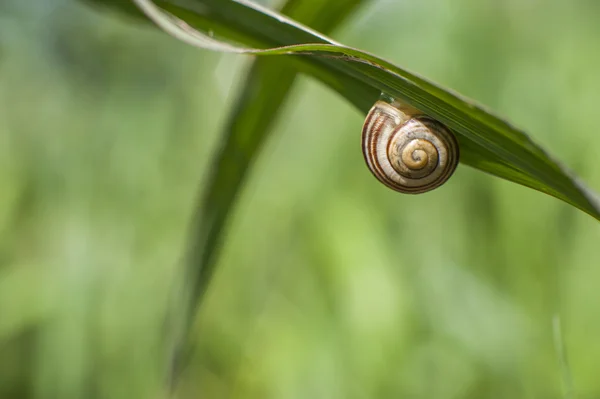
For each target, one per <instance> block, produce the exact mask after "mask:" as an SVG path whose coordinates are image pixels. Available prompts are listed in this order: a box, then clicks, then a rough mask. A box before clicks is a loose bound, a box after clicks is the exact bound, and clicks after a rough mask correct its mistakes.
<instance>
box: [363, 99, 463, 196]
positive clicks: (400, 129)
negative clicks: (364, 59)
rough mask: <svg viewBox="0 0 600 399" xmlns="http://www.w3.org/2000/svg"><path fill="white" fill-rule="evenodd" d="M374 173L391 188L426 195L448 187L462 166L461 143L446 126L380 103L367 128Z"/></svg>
mask: <svg viewBox="0 0 600 399" xmlns="http://www.w3.org/2000/svg"><path fill="white" fill-rule="evenodd" d="M362 148H363V155H364V157H365V161H366V162H367V166H368V167H369V169H370V170H371V172H372V173H373V174H374V175H375V177H377V179H379V181H381V182H382V183H383V184H385V185H386V186H388V187H389V188H391V189H393V190H396V191H399V192H402V193H410V194H418V193H424V192H427V191H430V190H433V189H434V188H437V187H439V186H441V185H442V184H444V183H445V182H446V180H448V179H449V178H450V176H452V173H454V170H455V169H456V166H457V165H458V157H459V151H458V143H457V141H456V138H455V137H454V135H453V134H452V132H450V130H448V128H446V127H445V126H444V125H442V124H441V123H439V122H438V121H436V120H434V119H432V118H430V117H428V116H426V115H423V113H421V112H419V111H418V110H416V109H414V108H412V107H409V106H407V105H404V104H401V103H398V102H394V103H392V104H389V103H386V102H383V101H378V102H377V103H375V105H374V106H373V108H372V109H371V111H370V112H369V114H368V115H367V119H366V120H365V125H364V127H363V134H362Z"/></svg>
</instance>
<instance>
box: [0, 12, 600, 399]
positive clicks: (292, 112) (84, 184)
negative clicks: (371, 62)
mask: <svg viewBox="0 0 600 399" xmlns="http://www.w3.org/2000/svg"><path fill="white" fill-rule="evenodd" d="M263 3H266V4H269V5H275V4H274V3H273V2H270V3H269V2H266V1H263ZM599 20H600V3H599V2H597V1H594V0H570V1H568V2H567V1H562V0H544V1H542V0H506V1H497V0H419V1H409V0H374V1H373V2H372V3H371V4H369V5H368V6H367V7H363V8H362V9H361V10H360V11H359V12H358V13H357V14H356V15H355V16H354V17H353V18H351V20H349V21H348V23H347V24H345V25H344V27H343V28H342V29H339V30H337V31H336V32H335V33H334V34H333V35H332V36H333V37H334V38H335V39H337V40H340V41H342V42H344V43H346V44H349V45H353V46H357V47H361V48H363V49H366V50H369V51H371V52H374V53H377V54H379V55H382V56H384V57H386V58H389V59H391V60H393V61H395V62H396V63H398V64H399V65H402V66H404V67H407V68H409V69H410V70H413V71H416V72H418V73H420V74H422V75H424V76H427V77H429V78H431V79H433V80H435V81H436V82H439V83H441V84H444V85H447V86H449V87H451V88H453V89H455V90H457V91H459V92H461V93H463V94H465V95H467V96H469V97H471V98H474V99H476V100H478V101H479V102H481V103H483V104H485V105H487V106H488V107H490V108H492V109H494V110H495V111H497V113H499V114H501V115H504V116H506V117H508V118H509V119H510V120H511V121H513V122H514V123H516V124H517V125H519V126H521V127H523V128H524V129H525V130H526V131H528V132H530V133H531V135H532V136H533V137H534V138H535V139H536V140H537V141H538V142H540V143H542V144H543V145H544V146H545V147H546V148H548V149H549V150H550V151H551V152H552V153H553V154H555V155H557V157H558V158H559V159H561V160H563V161H564V163H565V164H566V165H568V166H569V167H570V168H571V169H573V170H575V171H576V172H577V174H579V175H580V176H581V177H582V178H583V180H585V181H586V182H588V183H589V185H591V186H592V187H594V188H595V189H597V190H598V189H600V167H599V166H598V156H599V155H600V135H599V134H598V126H599V119H598V107H599V105H600V74H599V73H598V71H600V51H599V49H600V24H599V23H598V21H599ZM251 61H252V60H251V58H250V57H243V56H235V55H220V54H215V53H210V52H203V51H198V50H195V49H192V48H190V47H186V46H185V45H183V44H180V43H178V42H176V41H175V40H174V39H171V38H170V37H167V36H166V35H165V34H163V33H162V32H159V31H158V30H155V29H153V28H151V27H150V26H140V25H138V24H136V23H133V22H132V21H131V20H129V19H127V18H124V17H122V16H120V15H117V14H115V13H110V12H98V10H96V9H91V8H88V7H85V6H83V5H82V4H79V3H77V2H75V1H73V0H29V1H21V0H2V2H0V398H2V399H19V398H40V399H42V398H43V399H46V398H60V399H71V398H74V399H75V398H76V399H79V398H86V399H87V398H110V399H120V398H123V399H125V398H127V399H131V398H166V397H167V396H168V394H167V391H166V389H165V380H164V370H165V367H166V365H165V351H166V348H165V345H164V327H165V326H164V321H165V314H166V312H167V308H168V302H169V297H170V296H171V295H172V292H171V290H172V289H173V286H174V284H173V282H174V281H175V280H176V279H177V276H178V273H180V272H181V269H180V263H181V260H182V255H183V253H184V249H185V245H186V238H187V234H188V232H189V223H190V218H191V217H192V215H193V213H194V210H195V208H196V206H197V202H198V201H197V199H198V194H199V193H200V192H201V189H202V187H203V181H204V180H205V178H206V176H207V174H208V172H209V168H210V160H211V156H212V155H213V153H214V151H215V149H216V148H217V147H218V142H219V140H220V137H221V134H222V129H223V126H224V124H225V121H226V118H227V115H228V111H229V107H230V105H231V104H232V102H233V101H234V100H235V98H236V92H237V90H238V88H239V87H240V84H241V83H242V82H243V80H244V76H245V72H246V70H247V68H248V66H249V65H250V64H249V63H250V62H251ZM362 120H363V116H362V115H360V114H359V113H358V112H357V111H356V110H355V109H353V108H352V107H351V106H350V105H349V104H347V103H346V102H345V101H344V100H343V99H342V98H340V97H339V96H338V95H336V94H335V93H332V92H330V91H329V90H328V89H327V88H324V87H322V86H320V85H319V84H318V83H316V82H314V81H312V80H310V79H308V78H302V79H301V81H300V82H299V84H298V85H297V86H296V87H295V90H294V92H293V95H292V99H291V101H290V102H289V104H288V106H287V107H286V108H285V111H284V112H283V114H282V115H281V117H280V118H278V123H277V125H276V126H275V131H274V134H273V135H272V137H271V139H270V140H269V141H268V143H267V145H266V146H265V148H264V151H263V153H262V156H261V157H260V159H259V160H258V162H257V163H256V164H255V167H254V168H253V170H252V173H251V174H250V178H249V180H248V184H247V185H246V186H245V188H244V190H243V192H242V195H241V197H240V201H239V202H238V206H237V207H236V209H235V212H234V214H233V216H232V219H231V223H230V224H229V228H228V229H227V235H226V240H225V243H224V247H223V249H222V251H221V256H220V258H219V264H218V268H217V273H216V275H215V279H214V281H213V284H212V285H211V287H210V290H209V292H208V296H207V298H206V299H207V300H206V302H205V303H204V306H203V307H202V308H201V309H200V311H199V312H198V318H197V328H196V331H195V333H194V334H195V337H196V338H195V340H196V341H197V347H196V350H195V352H194V355H193V357H192V362H191V365H190V367H189V368H188V370H187V372H186V374H185V376H184V378H183V380H182V383H181V384H180V385H179V387H178V389H177V391H176V393H175V397H177V398H182V399H187V398H278V399H284V398H290V399H292V398H294V399H295V398H327V399H335V398H409V399H413V398H414V399H437V398H439V399H453V398H473V399H475V398H477V399H481V398H490V399H491V398H540V399H542V398H543V399H551V398H574V397H577V398H599V397H600V379H599V376H600V339H599V337H600V312H599V310H600V293H599V292H600V291H599V286H600V225H599V224H598V222H597V221H595V220H593V219H592V218H591V217H589V216H587V215H585V214H583V213H582V212H579V211H577V210H575V209H573V208H571V207H569V206H567V205H565V204H563V203H561V202H559V201H558V200H555V199H553V198H550V197H548V196H545V195H543V194H541V193H538V192H535V191H533V190H529V189H526V188H523V187H520V186H517V185H515V184H512V183H508V182H505V181H501V180H499V179H497V178H494V177H491V176H488V175H485V174H483V173H481V172H478V171H476V170H473V169H471V168H468V167H465V166H460V167H459V169H458V170H457V172H456V174H455V175H454V177H453V178H452V179H451V180H450V182H448V183H447V184H446V185H445V186H444V187H442V188H440V189H438V190H436V191H434V192H431V193H428V194H424V195H420V196H405V195H400V194H397V193H394V192H392V191H390V190H388V189H386V188H385V187H384V186H382V185H381V184H380V183H378V182H377V181H376V180H375V179H374V178H373V177H372V176H371V175H370V173H369V171H368V170H367V168H366V167H365V166H364V162H363V159H362V155H361V151H360V138H359V137H360V130H361V125H362Z"/></svg>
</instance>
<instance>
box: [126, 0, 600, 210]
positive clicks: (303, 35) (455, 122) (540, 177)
mask: <svg viewBox="0 0 600 399" xmlns="http://www.w3.org/2000/svg"><path fill="white" fill-rule="evenodd" d="M135 1H136V3H137V4H138V5H139V6H140V7H141V8H142V9H143V11H144V12H145V13H146V15H148V16H149V17H150V18H152V19H153V20H154V22H156V23H157V24H158V25H159V26H160V27H161V28H162V29H164V30H165V31H167V32H168V33H170V34H171V35H173V36H175V37H177V38H178V39H180V40H183V41H185V42H187V43H189V44H191V45H194V46H197V47H201V48H207V49H211V50H217V51H229V52H235V53H247V54H254V55H301V56H302V57H301V58H302V60H301V63H302V65H305V66H304V67H302V66H299V68H301V70H302V71H303V72H306V73H309V74H312V75H314V76H315V77H317V78H318V79H319V80H321V81H322V82H324V83H325V84H327V85H329V86H330V87H331V88H333V89H334V90H336V91H338V92H340V93H341V94H342V95H343V96H344V97H346V98H347V99H348V100H349V101H351V102H352V103H353V104H354V105H356V106H357V107H358V108H359V109H360V110H361V111H363V112H367V111H368V108H369V107H370V106H371V105H372V104H373V102H374V101H375V100H376V98H377V97H378V96H379V95H380V93H385V94H387V95H390V96H392V97H395V98H398V99H400V100H402V101H404V102H406V103H408V104H410V105H412V106H414V107H416V108H418V109H420V110H422V111H423V112H425V113H427V114H429V115H431V116H432V117H434V118H436V119H438V120H439V121H440V122H442V123H444V124H446V125H447V126H448V127H449V128H450V129H452V131H454V133H455V134H456V135H457V138H458V140H459V143H460V146H461V162H462V163H464V164H466V165H470V166H472V167H474V168H477V169H479V170H482V171H484V172H487V173H490V174H493V175H496V176H498V177H501V178H504V179H507V180H510V181H513V182H516V183H519V184H522V185H525V186H528V187H531V188H533V189H536V190H538V191H541V192H544V193H547V194H549V195H552V196H554V197H556V198H559V199H561V200H563V201H565V202H567V203H569V204H571V205H573V206H575V207H577V208H579V209H581V210H583V211H584V212H586V213H588V214H590V215H592V216H593V217H595V218H596V219H598V220H600V201H599V200H598V197H597V196H596V194H595V193H593V192H592V191H591V190H589V189H587V188H586V187H585V186H584V185H583V184H582V183H581V182H579V181H578V180H577V179H576V178H575V177H573V176H572V174H571V173H570V172H569V171H568V170H566V169H565V168H564V167H562V166H561V165H560V164H559V163H558V162H556V161H555V160H553V159H552V157H550V156H549V155H548V154H547V153H546V152H545V151H544V150H543V149H542V148H541V147H540V146H538V145H537V144H536V143H535V142H533V140H531V139H530V138H529V137H528V136H527V135H526V134H525V133H524V132H522V131H520V130H519V129H517V128H515V127H514V126H512V125H510V124H509V123H508V122H506V121H504V120H502V119H500V118H499V117H497V116H495V115H493V114H492V113H491V112H489V111H488V110H486V109H484V108H483V107H481V106H479V105H477V104H475V103H473V102H471V101H469V100H466V99H464V98H462V97H460V96H458V95H457V94H455V93H453V92H451V91H450V90H447V89H444V88H442V87H440V86H437V85H435V84H434V83H431V82H429V81H428V80H426V79H424V78H422V77H420V76H417V75H415V74H413V73H410V72H408V71H406V70H404V69H402V68H400V67H398V66H395V65H393V64H391V63H390V62H387V61H385V60H383V59H381V58H379V57H376V56H374V55H372V54H369V53H366V52H363V51H361V50H357V49H354V48H349V47H346V46H342V45H339V44H337V43H335V42H333V41H331V40H330V39H328V38H326V37H325V36H323V35H322V34H320V33H318V32H315V31H313V30H311V29H309V28H306V27H304V26H303V25H301V24H299V23H297V22H295V21H293V20H291V19H289V18H286V17H284V16H282V15H280V14H277V13H275V12H273V11H271V10H267V9H265V8H264V7H260V6H257V5H256V4H253V3H251V2H248V1H246V0H237V1H223V0H172V1H169V2H160V3H157V4H158V5H160V7H161V8H158V7H157V6H156V5H155V4H154V3H152V2H151V1H149V0H135ZM184 21H185V22H184ZM209 31H210V32H211V33H213V34H215V35H216V36H214V35H211V36H209V35H207V34H204V33H203V32H209ZM223 39H231V40H233V41H235V42H238V43H244V44H246V45H249V46H255V47H252V48H250V47H241V46H240V45H237V44H232V42H230V41H223ZM263 47H269V48H263ZM359 131H360V127H357V132H359ZM358 134H359V133H357V135H358ZM515 206H518V204H515Z"/></svg>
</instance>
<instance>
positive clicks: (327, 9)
mask: <svg viewBox="0 0 600 399" xmlns="http://www.w3.org/2000/svg"><path fill="white" fill-rule="evenodd" d="M368 1H370V0H308V1H307V0H290V1H288V2H287V3H286V4H285V6H284V7H283V9H282V13H284V14H286V15H290V16H293V17H294V18H297V19H298V20H300V21H302V22H303V23H306V24H309V25H312V26H314V27H315V28H318V29H320V30H323V31H331V30H333V29H335V28H336V27H337V26H339V25H340V24H341V23H342V22H343V21H344V20H345V19H346V18H347V17H348V16H349V15H351V14H352V13H353V12H354V10H355V9H356V8H357V7H358V6H359V5H361V4H362V3H366V2H368ZM332 16H333V17H332ZM297 73H298V72H297V69H296V68H294V67H292V66H290V65H289V62H287V60H284V59H279V58H271V59H267V58H263V59H258V60H256V61H255V62H254V63H253V65H252V67H251V68H250V70H249V72H248V76H247V78H246V79H245V84H244V86H243V88H242V89H241V91H240V94H239V96H238V99H237V101H236V103H235V105H234V107H233V110H232V112H231V114H230V116H229V118H228V120H227V124H226V126H225V128H224V131H223V134H222V140H220V143H221V148H220V149H219V151H217V153H216V154H215V158H214V160H213V162H212V167H211V168H209V170H211V171H212V172H211V174H210V175H209V177H208V183H207V185H206V187H205V188H204V193H203V197H202V198H201V200H200V203H199V208H198V211H197V214H196V215H195V216H196V217H195V221H194V225H193V228H194V231H193V234H192V237H191V242H190V248H189V251H188V256H187V261H186V265H185V272H184V277H185V281H186V282H187V284H189V285H188V287H187V288H189V290H190V292H189V293H187V295H188V296H187V298H186V299H184V301H186V302H185V305H184V306H185V307H186V311H185V312H184V314H183V315H182V316H183V317H184V320H183V321H182V323H183V326H182V330H181V331H182V332H181V334H182V335H183V336H184V335H185V334H187V332H188V331H189V327H190V325H191V322H192V320H193V315H194V311H195V310H196V309H197V307H198V306H199V305H200V304H201V302H202V299H203V298H204V294H205V292H206V288H207V287H208V285H209V282H210V280H211V277H212V275H213V272H214V268H215V265H216V255H217V251H218V249H219V247H220V245H219V244H220V241H221V237H222V231H223V229H224V228H225V226H226V222H227V219H228V216H229V215H230V214H231V209H232V208H233V206H234V203H235V200H236V198H237V196H238V194H239V192H240V190H241V189H242V187H243V183H244V180H245V178H246V176H247V175H248V172H249V170H250V168H251V166H252V162H253V160H255V159H256V158H257V157H258V155H259V153H260V149H261V147H262V144H263V143H264V142H265V141H266V139H267V138H268V136H269V133H270V132H271V127H272V125H273V123H274V121H275V120H276V117H277V115H278V113H279V110H280V109H282V107H283V105H284V104H285V102H286V100H287V98H288V95H289V93H290V90H291V89H292V87H293V85H294V82H295V81H296V77H297ZM176 339H177V340H178V341H179V340H184V341H185V338H183V337H180V338H176ZM181 344H182V343H181V342H176V346H175V348H174V350H175V352H176V353H175V354H174V361H173V362H174V363H173V364H174V373H175V374H178V373H179V371H180V370H181V368H182V364H181V362H183V364H185V363H186V360H185V359H183V360H181V359H180V357H181V356H182V355H183V356H186V357H187V356H188V354H187V353H188V352H189V351H187V350H184V351H183V352H185V353H186V354H185V355H184V354H182V353H178V352H179V351H181V350H182V349H183V348H185V343H183V345H184V346H183V348H182V347H181V346H180V345H181ZM190 345H191V344H190ZM176 377H177V376H176V375H174V376H172V378H173V379H176Z"/></svg>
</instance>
